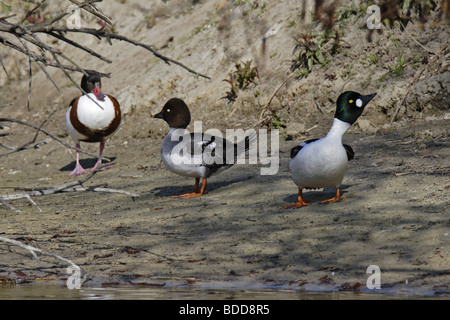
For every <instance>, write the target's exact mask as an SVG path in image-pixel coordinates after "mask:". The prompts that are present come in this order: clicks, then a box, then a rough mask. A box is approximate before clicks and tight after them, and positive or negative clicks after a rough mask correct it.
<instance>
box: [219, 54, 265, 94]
mask: <svg viewBox="0 0 450 320" xmlns="http://www.w3.org/2000/svg"><path fill="white" fill-rule="evenodd" d="M251 65H252V60H248V61H246V62H242V63H241V62H238V63H235V65H234V67H235V69H236V70H235V71H234V72H231V73H229V74H228V79H223V81H225V82H228V83H229V84H230V86H231V88H230V91H227V92H226V96H225V97H224V98H227V99H228V100H229V101H235V100H236V98H237V91H238V90H244V89H246V88H247V87H248V86H249V85H250V84H252V83H253V84H256V83H255V81H256V79H258V80H259V82H261V79H260V77H259V73H258V68H257V67H252V66H251Z"/></svg>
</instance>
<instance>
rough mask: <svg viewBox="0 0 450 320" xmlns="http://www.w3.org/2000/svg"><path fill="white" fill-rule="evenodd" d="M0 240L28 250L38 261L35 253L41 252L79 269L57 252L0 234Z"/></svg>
mask: <svg viewBox="0 0 450 320" xmlns="http://www.w3.org/2000/svg"><path fill="white" fill-rule="evenodd" d="M0 241H3V242H4V243H6V244H9V245H13V246H18V247H21V248H23V249H26V250H28V251H29V252H30V253H31V255H32V256H33V258H35V259H36V260H38V261H39V257H38V255H37V254H36V253H40V254H43V255H46V256H50V257H54V258H56V259H59V260H61V261H64V262H66V263H68V264H69V265H71V266H72V267H75V268H77V269H80V268H79V267H78V266H77V265H76V264H75V263H74V262H73V261H72V260H69V259H66V258H63V257H61V256H59V255H57V254H54V253H51V252H48V251H44V250H41V249H39V248H35V247H33V246H30V245H28V244H24V243H22V242H20V241H17V240H13V239H9V238H5V237H3V236H0Z"/></svg>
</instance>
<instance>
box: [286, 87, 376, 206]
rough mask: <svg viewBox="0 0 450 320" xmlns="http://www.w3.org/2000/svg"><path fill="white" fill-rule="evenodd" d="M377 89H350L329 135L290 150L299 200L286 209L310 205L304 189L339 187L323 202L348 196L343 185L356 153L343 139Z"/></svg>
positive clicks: (339, 105)
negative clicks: (342, 191) (363, 91)
mask: <svg viewBox="0 0 450 320" xmlns="http://www.w3.org/2000/svg"><path fill="white" fill-rule="evenodd" d="M375 96H376V93H373V94H369V95H361V94H359V93H357V92H354V91H346V92H343V93H341V94H340V95H339V97H338V99H337V101H336V113H335V115H334V120H333V124H332V126H331V128H330V130H329V131H328V133H327V135H326V136H325V137H323V138H320V139H311V140H307V141H304V142H302V143H300V144H299V145H297V146H295V147H293V148H292V149H291V153H290V160H289V169H290V172H291V174H292V180H293V181H294V183H295V184H296V185H297V187H298V200H297V202H296V203H293V204H290V205H287V206H285V207H283V209H288V208H292V209H294V208H299V207H303V206H307V205H309V203H308V202H306V200H305V198H304V197H303V195H302V193H303V189H318V188H324V187H332V186H334V187H336V195H335V196H334V197H333V198H331V199H327V200H324V201H322V202H321V203H333V202H338V201H342V200H344V198H343V197H342V196H341V194H340V186H341V183H342V180H343V178H344V175H345V173H346V171H347V167H348V162H349V161H350V160H352V159H354V157H355V153H354V151H353V149H352V147H351V146H349V145H346V144H343V143H342V136H343V134H344V133H345V132H346V131H347V130H348V128H350V126H351V125H352V124H353V123H355V121H356V120H357V119H358V118H359V117H360V116H361V114H362V113H363V111H364V108H365V107H366V105H367V104H368V103H369V101H371V100H372V99H373V98H374V97H375Z"/></svg>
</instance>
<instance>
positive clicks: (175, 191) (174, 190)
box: [152, 177, 248, 197]
mask: <svg viewBox="0 0 450 320" xmlns="http://www.w3.org/2000/svg"><path fill="white" fill-rule="evenodd" d="M191 180H192V184H191V185H189V186H188V185H186V184H185V185H182V186H174V185H169V186H163V187H156V188H154V189H153V190H152V192H155V195H156V196H158V197H173V196H177V195H180V194H183V193H187V192H192V190H193V189H194V183H195V179H191ZM247 180H248V178H247V177H245V178H237V179H231V180H228V181H217V182H209V181H208V183H207V185H206V192H207V193H210V192H213V191H214V190H217V189H221V188H224V187H226V186H229V185H232V184H234V183H239V182H243V181H247ZM199 188H201V181H200V185H199Z"/></svg>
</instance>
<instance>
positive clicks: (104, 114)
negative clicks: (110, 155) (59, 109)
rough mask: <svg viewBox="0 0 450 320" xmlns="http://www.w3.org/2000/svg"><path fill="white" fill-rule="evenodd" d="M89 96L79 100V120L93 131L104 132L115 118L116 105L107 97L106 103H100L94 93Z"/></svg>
mask: <svg viewBox="0 0 450 320" xmlns="http://www.w3.org/2000/svg"><path fill="white" fill-rule="evenodd" d="M88 95H89V97H88V96H87V95H84V96H81V97H80V98H79V99H78V106H77V115H78V120H80V122H81V123H82V124H84V125H85V126H86V127H88V128H90V129H93V130H102V129H104V128H106V127H108V125H109V124H110V123H111V121H112V120H113V119H114V116H115V111H114V104H113V103H112V101H111V99H109V97H107V96H105V99H104V101H99V100H97V98H96V97H95V95H94V94H93V93H89V94H88ZM94 101H95V102H94Z"/></svg>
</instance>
